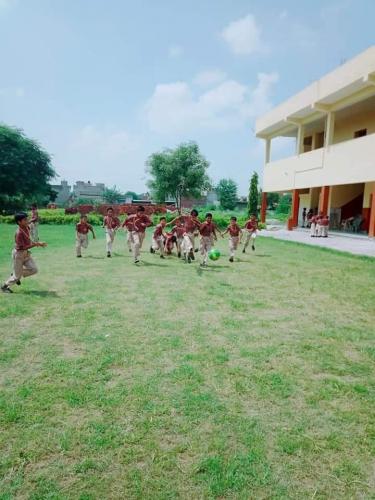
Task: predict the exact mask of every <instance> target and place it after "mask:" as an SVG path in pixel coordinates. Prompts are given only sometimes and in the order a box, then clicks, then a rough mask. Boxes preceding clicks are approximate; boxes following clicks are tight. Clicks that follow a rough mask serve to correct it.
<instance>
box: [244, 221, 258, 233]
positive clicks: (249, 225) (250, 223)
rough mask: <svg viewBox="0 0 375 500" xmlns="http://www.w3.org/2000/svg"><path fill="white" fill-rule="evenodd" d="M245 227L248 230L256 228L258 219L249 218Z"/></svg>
mask: <svg viewBox="0 0 375 500" xmlns="http://www.w3.org/2000/svg"><path fill="white" fill-rule="evenodd" d="M245 228H246V229H248V230H249V231H252V232H254V231H256V230H257V229H258V221H257V220H249V221H248V222H247V223H246V225H245Z"/></svg>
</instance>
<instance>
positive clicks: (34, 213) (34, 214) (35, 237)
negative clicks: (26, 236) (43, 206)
mask: <svg viewBox="0 0 375 500" xmlns="http://www.w3.org/2000/svg"><path fill="white" fill-rule="evenodd" d="M29 227H30V238H31V241H39V214H38V210H36V209H34V208H33V209H32V210H31V219H30V223H29Z"/></svg>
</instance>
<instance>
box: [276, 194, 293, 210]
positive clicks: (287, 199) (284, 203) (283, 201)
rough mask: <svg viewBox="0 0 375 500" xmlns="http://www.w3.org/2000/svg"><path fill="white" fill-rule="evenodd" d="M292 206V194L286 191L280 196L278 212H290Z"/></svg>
mask: <svg viewBox="0 0 375 500" xmlns="http://www.w3.org/2000/svg"><path fill="white" fill-rule="evenodd" d="M291 206H292V195H291V194H290V193H284V194H283V195H282V196H281V197H280V201H279V204H278V205H277V208H276V213H277V214H288V213H290V208H291Z"/></svg>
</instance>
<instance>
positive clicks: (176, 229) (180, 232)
mask: <svg viewBox="0 0 375 500" xmlns="http://www.w3.org/2000/svg"><path fill="white" fill-rule="evenodd" d="M172 232H173V233H175V234H176V236H177V238H182V237H183V235H184V232H185V228H184V226H174V228H173V230H172Z"/></svg>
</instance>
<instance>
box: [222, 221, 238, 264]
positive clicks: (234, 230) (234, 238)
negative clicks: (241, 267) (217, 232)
mask: <svg viewBox="0 0 375 500" xmlns="http://www.w3.org/2000/svg"><path fill="white" fill-rule="evenodd" d="M227 233H229V255H230V257H229V262H234V254H235V251H236V250H237V247H238V245H239V244H241V236H242V231H241V228H240V226H239V225H238V224H237V217H231V218H230V224H229V226H228V227H227V228H226V230H225V231H224V233H223V236H225V235H226V234H227Z"/></svg>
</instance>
